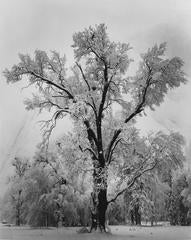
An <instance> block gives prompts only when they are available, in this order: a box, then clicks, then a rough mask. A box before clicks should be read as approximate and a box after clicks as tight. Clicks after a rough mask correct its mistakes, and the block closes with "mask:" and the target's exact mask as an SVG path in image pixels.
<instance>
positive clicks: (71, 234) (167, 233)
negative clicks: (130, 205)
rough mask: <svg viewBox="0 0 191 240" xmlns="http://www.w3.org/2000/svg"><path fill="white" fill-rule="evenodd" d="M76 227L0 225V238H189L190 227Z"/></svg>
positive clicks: (54, 239) (190, 234)
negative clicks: (106, 230)
mask: <svg viewBox="0 0 191 240" xmlns="http://www.w3.org/2000/svg"><path fill="white" fill-rule="evenodd" d="M77 229H78V228H64V227H63V228H59V229H55V228H52V229H30V228H27V227H2V226H0V240H2V239H3V240H4V239H7V240H8V239H11V240H61V239H62V240H75V239H79V240H106V239H107V240H110V239H112V240H146V239H148V240H151V239H152V240H191V227H180V226H178V227H177V226H176V227H173V226H166V227H165V226H163V227H158V226H157V227H129V226H112V227H111V231H112V234H102V233H91V234H89V233H84V234H82V233H81V234H80V233H77V232H76V230H77Z"/></svg>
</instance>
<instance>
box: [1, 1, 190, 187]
mask: <svg viewBox="0 0 191 240" xmlns="http://www.w3.org/2000/svg"><path fill="white" fill-rule="evenodd" d="M190 13H191V1H190V0H139V1H138V0H116V1H114V0H96V1H92V0H76V1H74V0H0V72H1V81H0V133H1V134H0V183H1V184H3V181H4V179H5V176H6V175H7V172H8V171H7V169H9V164H10V161H11V159H12V158H13V157H14V156H15V155H25V156H31V155H32V154H33V152H34V151H35V146H36V144H37V143H38V142H39V141H40V132H39V125H38V124H37V123H36V122H37V114H36V113H34V112H26V111H25V109H24V105H23V99H24V98H25V97H26V96H27V94H28V92H27V91H25V90H23V91H21V88H22V85H21V84H17V85H7V84H6V82H5V79H4V77H3V75H2V71H3V70H4V69H5V68H6V67H8V68H9V67H11V66H12V65H13V64H14V63H17V62H18V53H30V54H32V53H33V52H34V50H36V49H42V50H47V51H48V50H57V51H59V52H60V53H61V54H66V57H67V60H68V65H70V64H71V63H72V60H73V52H72V49H71V47H70V46H71V44H72V34H73V33H74V32H76V31H81V30H83V29H84V28H85V27H88V26H89V25H95V24H99V23H106V25H107V27H108V32H109V35H110V38H111V39H112V40H114V41H120V42H129V43H130V45H131V46H132V47H133V53H132V54H133V55H135V57H136V56H137V55H138V54H139V53H142V52H144V51H146V49H147V48H149V47H152V45H154V44H155V43H160V42H164V41H166V42H167V43H168V52H167V54H168V55H169V56H175V55H176V56H180V57H182V58H183V59H184V61H185V71H186V73H187V75H188V79H190V75H191V70H190V64H191V44H190V43H191V41H190V40H191V31H190V29H191V14H190ZM190 93H191V83H190V82H188V84H187V85H186V86H181V87H180V88H179V89H177V90H175V91H173V92H171V93H169V94H168V96H167V97H166V99H165V102H164V103H163V104H162V105H161V107H159V108H158V109H156V111H155V112H148V117H147V118H142V119H140V120H139V122H138V124H137V126H138V127H139V128H141V129H142V131H143V132H148V131H149V130H159V129H163V130H166V129H167V130H177V131H179V132H180V133H182V134H183V135H184V136H185V138H186V140H187V146H188V148H187V150H188V151H190V154H191V150H189V149H191V147H190V148H189V146H191V144H190V142H191V107H190V103H191V94H190ZM38 119H39V117H38ZM70 127H71V125H70V123H69V121H67V120H64V121H62V123H60V124H59V128H58V129H59V131H58V130H57V132H56V133H55V136H56V135H57V134H58V132H59V133H60V131H61V129H62V130H63V132H64V131H66V130H67V129H69V128H70ZM0 186H1V185H0Z"/></svg>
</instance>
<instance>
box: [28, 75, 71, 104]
mask: <svg viewBox="0 0 191 240" xmlns="http://www.w3.org/2000/svg"><path fill="white" fill-rule="evenodd" d="M25 74H31V75H33V76H34V77H36V78H39V79H41V80H42V81H43V82H45V83H47V84H49V85H52V86H54V87H56V88H58V89H60V90H62V91H64V92H65V93H66V94H67V95H68V98H69V99H74V96H73V95H72V94H71V93H70V92H69V91H68V90H67V89H66V88H64V87H63V86H60V85H58V84H57V83H55V82H53V81H51V80H49V79H48V78H46V77H44V76H41V75H39V74H37V73H35V72H34V71H27V72H26V73H25Z"/></svg>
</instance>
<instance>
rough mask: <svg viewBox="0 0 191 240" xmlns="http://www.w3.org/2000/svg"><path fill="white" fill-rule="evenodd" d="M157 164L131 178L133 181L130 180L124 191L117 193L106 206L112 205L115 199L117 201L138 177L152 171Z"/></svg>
mask: <svg viewBox="0 0 191 240" xmlns="http://www.w3.org/2000/svg"><path fill="white" fill-rule="evenodd" d="M157 163H158V162H157V161H155V163H154V164H153V166H151V167H150V168H147V169H145V170H143V171H142V172H140V173H138V174H137V175H135V176H134V177H133V179H132V180H131V182H130V183H129V184H128V185H127V187H126V188H124V189H122V190H121V191H119V192H118V193H117V194H116V195H115V197H114V198H112V199H111V200H109V201H108V204H110V203H112V202H115V201H116V199H117V198H118V197H119V196H121V195H122V194H123V193H124V192H125V191H127V190H128V189H130V188H131V187H132V186H133V185H134V184H135V182H136V180H137V179H138V178H139V177H141V176H142V175H143V174H144V173H146V172H148V171H151V170H153V169H154V168H155V167H156V165H157Z"/></svg>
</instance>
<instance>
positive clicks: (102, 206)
mask: <svg viewBox="0 0 191 240" xmlns="http://www.w3.org/2000/svg"><path fill="white" fill-rule="evenodd" d="M97 169H99V170H98V171H96V170H97ZM97 169H95V171H94V175H93V177H94V190H93V193H92V195H91V197H92V207H91V217H92V225H91V229H90V232H91V231H92V230H93V229H94V230H97V229H98V228H99V230H100V231H101V232H102V231H104V232H106V229H105V222H106V210H107V206H108V202H107V177H106V175H105V174H104V171H105V169H104V168H97Z"/></svg>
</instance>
